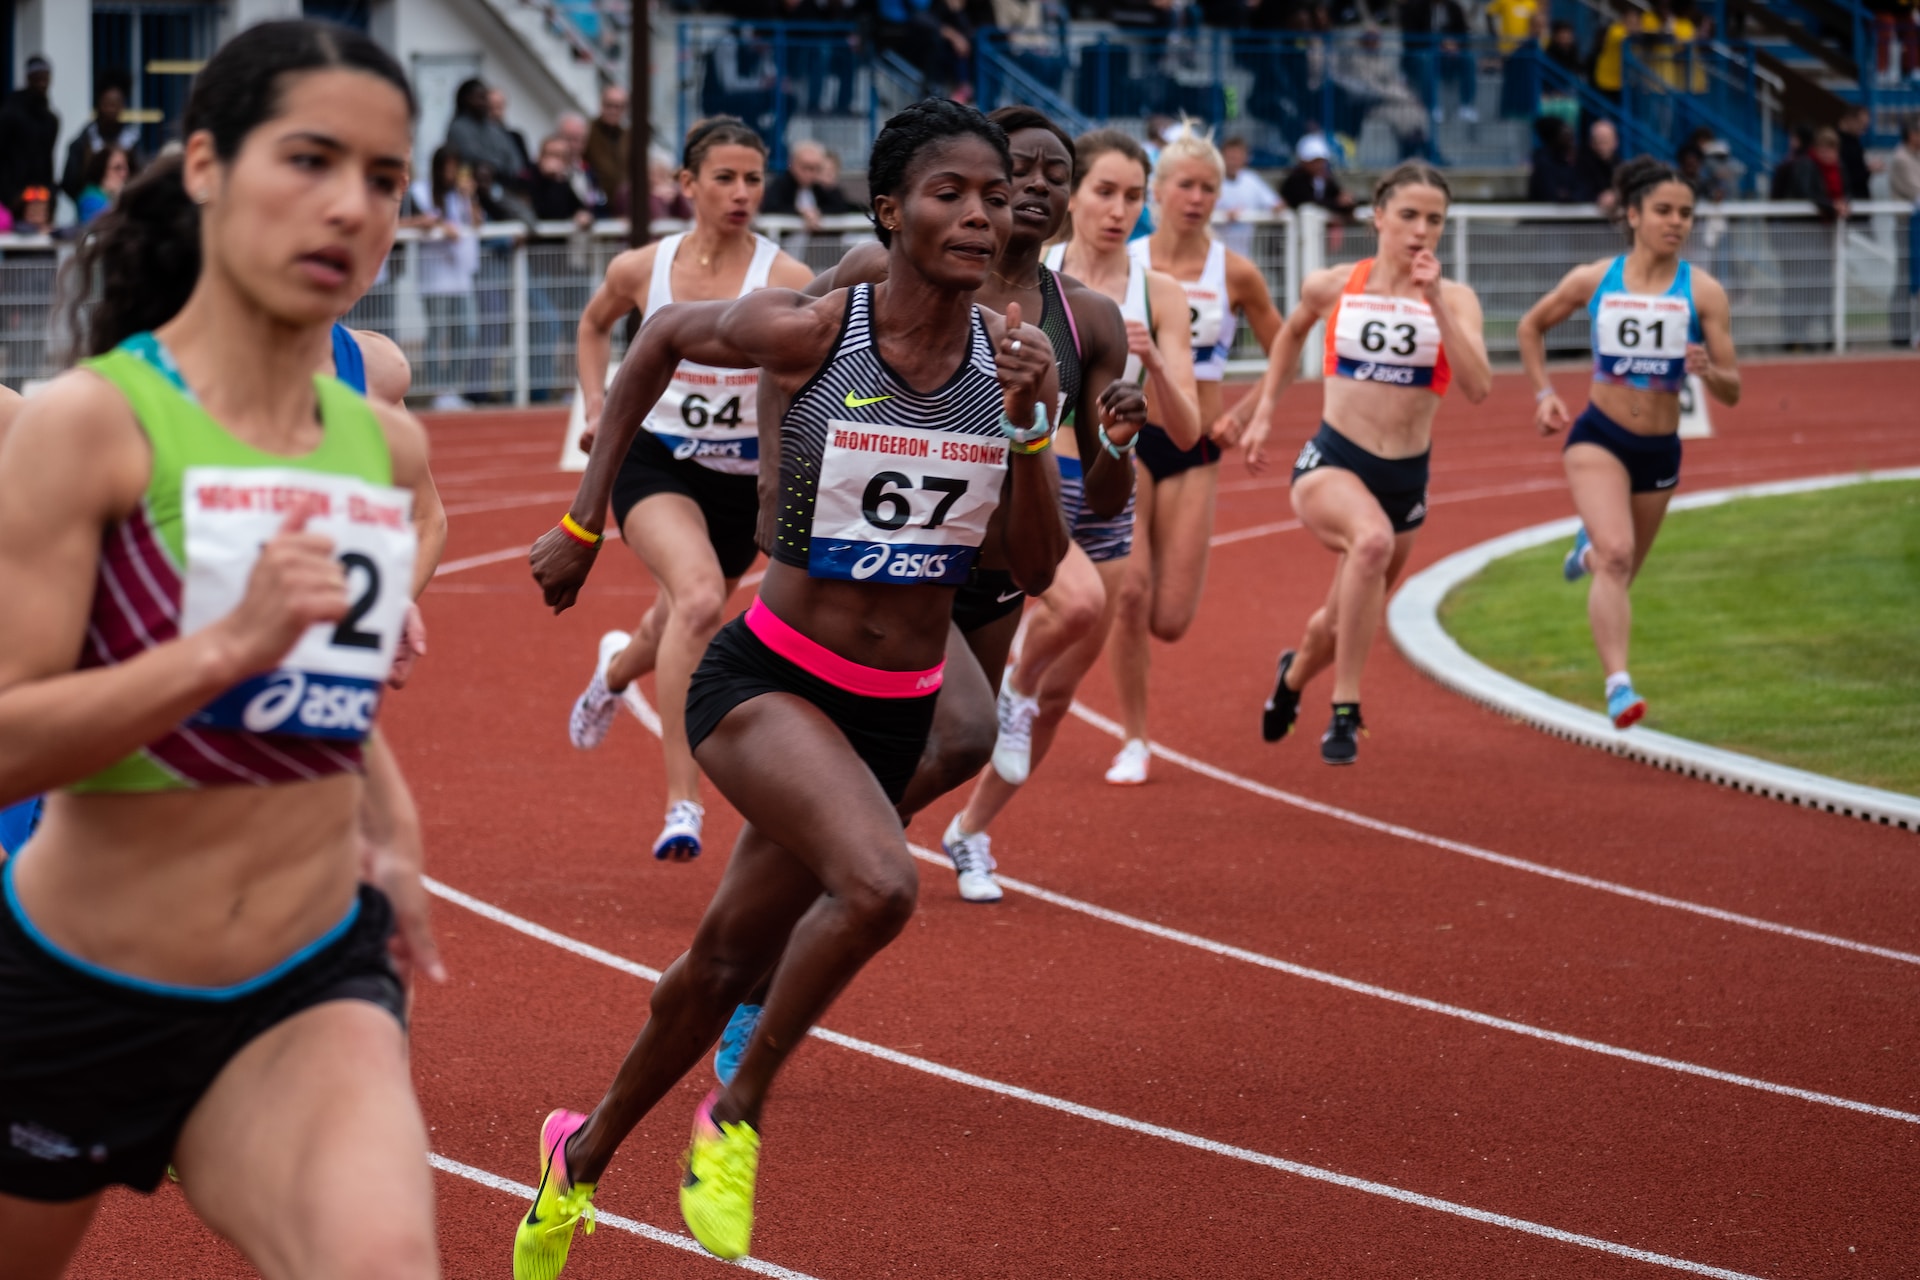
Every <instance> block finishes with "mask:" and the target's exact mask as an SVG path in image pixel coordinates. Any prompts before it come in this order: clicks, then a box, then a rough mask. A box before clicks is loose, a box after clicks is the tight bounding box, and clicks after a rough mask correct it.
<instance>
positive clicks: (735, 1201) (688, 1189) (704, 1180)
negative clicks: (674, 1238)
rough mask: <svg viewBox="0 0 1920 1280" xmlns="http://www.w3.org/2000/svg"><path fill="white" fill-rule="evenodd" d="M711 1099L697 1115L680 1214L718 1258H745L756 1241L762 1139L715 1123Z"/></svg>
mask: <svg viewBox="0 0 1920 1280" xmlns="http://www.w3.org/2000/svg"><path fill="white" fill-rule="evenodd" d="M719 1096H720V1091H719V1090H718V1089H716V1090H714V1091H713V1092H712V1093H710V1094H708V1095H707V1100H706V1101H705V1102H702V1103H701V1104H700V1109H699V1110H698V1111H696V1112H694V1113H693V1145H692V1146H690V1147H688V1148H687V1161H686V1163H687V1174H686V1177H684V1178H682V1179H681V1180H680V1216H681V1217H683V1218H685V1219H686V1220H687V1230H689V1231H691V1232H693V1238H694V1239H695V1240H698V1241H699V1242H700V1245H701V1247H702V1248H704V1249H705V1250H706V1251H707V1252H708V1253H710V1254H712V1255H713V1256H714V1257H716V1258H726V1259H728V1260H732V1259H734V1258H744V1257H746V1256H747V1249H748V1247H749V1246H750V1245H751V1244H752V1243H753V1182H754V1178H755V1176H756V1175H757V1174H758V1173H759V1171H760V1135H759V1134H758V1133H756V1132H754V1128H753V1126H752V1125H750V1124H747V1123H745V1122H742V1123H740V1124H715V1123H714V1121H713V1103H714V1099H716V1098H718V1097H719Z"/></svg>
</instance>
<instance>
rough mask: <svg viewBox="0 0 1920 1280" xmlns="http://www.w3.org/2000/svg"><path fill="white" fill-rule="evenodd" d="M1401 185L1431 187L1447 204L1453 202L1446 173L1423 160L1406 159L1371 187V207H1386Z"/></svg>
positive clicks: (1451, 189) (1451, 190)
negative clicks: (1377, 184)
mask: <svg viewBox="0 0 1920 1280" xmlns="http://www.w3.org/2000/svg"><path fill="white" fill-rule="evenodd" d="M1402 187H1432V188H1433V189H1434V190H1435V191H1438V192H1439V193H1440V194H1441V195H1443V196H1445V197H1446V198H1447V203H1448V204H1452V203H1453V188H1452V187H1449V186H1448V185H1447V175H1446V174H1444V173H1442V172H1440V170H1438V169H1436V168H1434V167H1433V166H1432V165H1430V164H1428V163H1427V162H1426V161H1425V160H1408V161H1407V162H1406V163H1404V164H1401V165H1398V166H1396V167H1395V168H1394V169H1393V171H1392V172H1390V173H1389V174H1387V176H1386V177H1384V178H1382V179H1380V185H1379V186H1377V187H1375V188H1374V189H1373V207H1374V208H1376V209H1384V208H1386V207H1387V202H1388V201H1389V200H1391V199H1393V193H1394V192H1396V191H1398V190H1399V189H1400V188H1402Z"/></svg>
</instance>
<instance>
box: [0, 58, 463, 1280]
mask: <svg viewBox="0 0 1920 1280" xmlns="http://www.w3.org/2000/svg"><path fill="white" fill-rule="evenodd" d="M414 125H415V120H414V112H413V99H412V93H411V90H410V89H409V88H408V86H407V79H406V75H405V73H404V72H402V70H401V69H400V67H399V66H398V65H396V64H395V63H394V61H393V59H392V58H391V57H390V56H389V55H388V54H386V53H385V52H384V51H383V50H381V49H380V48H379V47H378V46H377V45H375V44H374V43H373V42H372V41H370V40H368V39H367V38H366V37H365V36H363V35H360V34H358V33H355V32H352V31H348V30H346V29H344V28H340V27H335V26H331V25H328V24H323V23H309V22H298V21H295V22H268V23H261V24H258V25H255V26H252V27H249V28H248V29H247V30H245V31H243V32H241V33H240V34H238V35H237V36H235V37H234V38H233V39H231V40H230V41H228V42H227V43H226V44H225V45H223V46H222V47H221V48H220V49H219V50H218V51H217V52H216V53H215V54H214V55H213V56H212V57H211V58H210V59H209V60H208V61H207V63H206V65H205V66H204V67H203V68H202V69H201V70H200V72H199V73H198V74H197V75H196V76H195V77H194V82H193V87H192V92H191V93H190V95H189V97H188V100H187V103H186V108H185V111H184V113H183V116H182V120H181V126H182V135H183V139H184V142H183V147H182V150H181V153H180V154H179V155H176V156H169V157H165V158H162V159H160V160H158V161H156V162H155V163H154V164H152V165H150V166H148V167H147V168H146V169H145V170H144V171H142V173H141V174H140V176H139V177H138V178H136V179H134V180H133V181H132V182H130V183H129V184H128V186H127V188H126V190H125V191H123V192H122V193H121V195H120V198H119V200H118V201H117V202H116V203H115V205H114V207H113V208H112V209H111V210H109V211H108V212H107V213H105V214H104V215H102V216H101V218H100V219H99V220H98V221H96V222H95V223H93V224H91V225H90V226H89V228H88V230H89V234H88V236H87V238H86V240H85V241H83V242H82V243H81V244H80V245H79V247H78V248H77V249H76V251H75V258H76V260H75V262H74V271H75V277H76V278H77V279H81V280H87V281H93V282H96V283H97V288H98V292H97V293H96V294H95V296H94V297H93V298H92V299H91V300H90V302H89V305H88V306H86V307H84V308H79V309H76V313H75V315H74V316H73V320H72V324H73V340H74V346H75V348H76V349H77V350H78V352H79V353H80V354H81V356H82V357H83V359H82V360H81V361H80V364H79V366H78V367H77V368H75V369H72V370H69V371H68V372H66V373H63V374H61V375H60V376H59V377H57V378H55V379H53V380H52V382H50V383H49V384H48V385H47V386H46V387H45V388H44V389H42V390H41V391H39V392H37V393H36V394H35V395H34V396H33V397H32V398H31V399H30V400H29V401H28V402H27V403H26V404H25V405H24V406H23V407H22V408H21V410H20V413H19V416H18V419H17V420H16V421H15V423H14V424H13V426H12V428H11V429H10V430H9V431H8V433H7V438H6V442H5V446H4V448H0V599H5V600H6V602H7V606H8V607H7V608H6V609H5V610H0V804H4V803H6V802H9V801H13V800H17V799H19V798H20V797H22V796H25V795H29V794H34V793H45V794H46V795H47V801H46V810H45V815H44V817H43V818H42V820H41V823H40V826H39V828H38V830H36V831H35V832H34V833H33V835H32V836H31V837H30V838H29V839H28V840H27V842H26V844H25V846H24V847H23V848H20V849H18V850H17V851H15V852H14V853H13V854H12V855H11V856H10V857H8V858H7V860H6V862H5V866H4V868H3V869H0V1132H4V1133H8V1134H11V1135H12V1139H13V1140H12V1141H11V1142H9V1143H7V1144H5V1145H0V1259H5V1262H4V1263H3V1264H0V1270H4V1271H5V1272H6V1273H7V1274H8V1275H10V1276H13V1275H18V1276H57V1275H59V1274H61V1272H62V1271H63V1270H64V1269H65V1266H66V1263H67V1260H68V1258H69V1257H70V1256H71V1254H72V1252H73V1250H74V1248H75V1246H76V1245H77V1243H78V1242H79V1240H80V1238H81V1236H82V1235H83V1234H84V1233H85V1231H86V1229H87V1225H88V1223H89V1221H90V1220H91V1219H92V1217H93V1214H94V1211H95V1209H96V1207H97V1206H98V1204H99V1203H100V1197H101V1192H102V1191H103V1190H104V1189H105V1188H107V1187H109V1186H113V1185H116V1184H117V1185H123V1186H129V1187H133V1188H135V1189H138V1190H141V1191H152V1190H153V1189H154V1187H155V1186H156V1185H158V1183H159V1181H160V1180H161V1178H162V1177H163V1176H165V1174H166V1172H167V1170H168V1168H169V1166H171V1167H172V1168H173V1169H174V1170H175V1171H177V1173H178V1175H179V1178H180V1180H181V1185H182V1186H183V1188H184V1189H185V1191H186V1194H187V1197H188V1201H189V1203H190V1204H191V1205H192V1207H193V1209H194V1211H195V1212H197V1213H198V1214H200V1215H201V1216H202V1217H203V1218H204V1219H205V1220H206V1221H207V1222H208V1223H209V1224H211V1225H213V1226H214V1227H215V1228H216V1229H217V1230H218V1231H219V1232H220V1233H221V1234H222V1235H224V1236H225V1237H226V1238H227V1239H229V1240H231V1241H232V1242H233V1243H234V1245H235V1246H237V1247H238V1248H239V1249H240V1251H241V1252H242V1253H243V1254H245V1255H246V1256H247V1258H248V1259H249V1260H251V1261H252V1262H253V1263H254V1264H255V1265H256V1266H257V1267H258V1268H259V1269H260V1270H261V1271H263V1272H265V1273H268V1274H272V1273H275V1272H284V1271H286V1270H287V1269H288V1268H289V1267H292V1268H293V1269H295V1270H301V1271H304V1272H307V1273H311V1274H326V1275H343V1276H344V1275H353V1276H366V1275H375V1274H378V1275H382V1276H392V1277H407V1278H411V1280H429V1277H433V1276H436V1275H438V1274H439V1268H438V1263H437V1258H436V1252H437V1249H436V1242H435V1237H434V1231H433V1182H432V1173H431V1171H430V1170H429V1169H428V1167H427V1165H426V1157H427V1135H426V1126H425V1125H424V1124H423V1123H422V1121H421V1118H420V1112H419V1107H418V1105H417V1103H416V1102H415V1100H414V1094H413V1086H412V1080H411V1077H410V1073H409V1070H408V1063H407V1038H406V1025H405V1019H406V1004H407V1000H406V974H407V972H408V971H409V970H410V969H418V970H421V971H424V972H426V973H428V974H429V975H432V976H435V977H440V976H443V974H442V973H441V971H440V966H439V962H438V960H437V959H436V958H435V953H434V949H433V944H432V938H431V935H430V933H429V932H428V930H427V927H426V895H425V890H424V888H423V887H422V885H421V883H420V834H419V822H418V818H417V817H416V816H415V815H414V813H413V806H412V802H411V799H410V798H409V797H408V796H407V795H406V792H405V784H404V783H403V782H402V780H401V779H400V776H399V773H398V770H397V768H396V767H395V765H394V762H393V757H392V754H391V753H390V752H389V751H387V750H386V749H385V748H384V746H383V745H382V743H381V741H380V739H379V737H378V736H377V734H376V733H375V730H374V723H373V722H374V716H375V713H376V711H377V710H378V707H379V704H380V698H381V691H382V688H383V685H384V681H385V679H386V677H387V675H388V672H389V669H390V667H391V665H392V662H393V658H394V652H395V648H396V646H397V644H398V642H399V637H400V632H401V625H402V621H403V618H404V615H405V612H406V609H407V603H408V600H409V598H410V588H411V586H412V575H413V571H414V568H415V563H416V560H417V548H416V538H415V534H414V530H413V525H412V519H411V517H412V513H413V508H414V505H415V502H416V500H417V497H418V494H419V492H420V490H421V489H422V487H423V486H424V485H426V484H427V483H428V480H427V475H428V473H427V441H426V434H425V432H424V431H423V430H422V429H421V427H420V424H419V423H418V422H416V421H415V420H414V419H413V418H412V417H411V416H410V415H409V414H408V413H407V412H406V411H405V410H404V409H402V408H400V407H398V406H395V405H388V404H375V403H372V402H370V401H368V400H366V399H364V398H362V397H361V396H360V395H358V394H357V393H355V392H354V391H352V390H350V389H348V388H347V387H346V386H345V385H343V384H342V383H341V382H339V381H337V380H336V379H334V378H332V377H330V376H326V375H319V374H316V372H315V371H316V370H318V369H320V368H321V367H322V366H323V365H324V364H325V363H326V362H327V360H328V358H329V355H330V337H329V330H330V327H331V325H332V322H333V320H334V318H335V317H336V316H338V315H340V314H341V313H343V312H345V311H346V310H347V309H348V307H349V306H350V305H351V304H352V302H353V300H354V299H355V298H357V297H358V296H359V295H360V293H361V292H362V291H363V290H364V289H365V287H366V285H367V283H368V282H369V281H370V280H371V279H372V278H373V275H374V273H375V271H377V270H378V268H379V265H380V263H381V261H382V260H383V259H384V258H385V256H386V254H387V251H388V249H389V248H390V247H391V245H392V242H393V236H394V231H395V228H396V226H397V224H398V220H399V212H400V200H401V196H402V193H403V192H404V191H405V189H406V177H407V171H408V165H409V159H410V146H411V138H412V135H413V131H414ZM290 1259H297V1260H300V1261H299V1262H298V1264H297V1265H296V1264H295V1263H292V1262H290V1261H289V1260H290Z"/></svg>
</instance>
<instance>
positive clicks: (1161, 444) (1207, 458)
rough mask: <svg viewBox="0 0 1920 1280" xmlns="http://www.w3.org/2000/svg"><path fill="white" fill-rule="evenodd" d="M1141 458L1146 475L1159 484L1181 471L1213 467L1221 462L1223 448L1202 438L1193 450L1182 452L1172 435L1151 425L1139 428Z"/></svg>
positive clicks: (1183, 450)
mask: <svg viewBox="0 0 1920 1280" xmlns="http://www.w3.org/2000/svg"><path fill="white" fill-rule="evenodd" d="M1139 457H1140V461H1141V463H1142V464H1143V465H1144V466H1145V467H1146V469H1147V474H1148V475H1150V476H1152V477H1153V482H1154V483H1155V484H1159V483H1160V482H1161V481H1162V480H1165V479H1167V478H1168V477H1169V476H1177V475H1179V474H1180V473H1181V472H1182V471H1191V470H1193V469H1194V468H1195V467H1210V466H1212V465H1213V464H1214V463H1216V462H1218V461H1220V446H1219V445H1217V444H1215V443H1214V442H1213V441H1212V440H1211V439H1209V438H1207V437H1206V436H1201V437H1200V443H1199V444H1196V445H1195V446H1193V448H1191V449H1182V448H1181V447H1180V446H1179V445H1177V444H1175V443H1174V442H1173V437H1172V436H1170V435H1168V434H1167V433H1166V432H1164V431H1162V430H1161V429H1160V428H1159V427H1156V426H1154V425H1153V424H1152V423H1151V422H1149V423H1148V424H1147V425H1146V426H1144V427H1142V428H1140V449H1139Z"/></svg>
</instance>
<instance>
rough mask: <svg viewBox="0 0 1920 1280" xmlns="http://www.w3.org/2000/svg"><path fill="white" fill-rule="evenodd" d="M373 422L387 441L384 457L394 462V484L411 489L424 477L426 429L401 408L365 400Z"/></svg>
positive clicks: (401, 406)
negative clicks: (375, 422)
mask: <svg viewBox="0 0 1920 1280" xmlns="http://www.w3.org/2000/svg"><path fill="white" fill-rule="evenodd" d="M367 406H368V407H369V408H370V409H372V410H373V416H374V420H375V421H377V422H378V423H379V424H380V430H381V431H382V432H383V433H384V434H385V435H386V438H387V454H388V456H389V457H391V458H392V459H393V482H394V483H395V484H396V485H399V486H400V487H401V488H405V489H411V488H412V487H413V486H415V485H416V484H419V483H420V481H421V480H423V479H425V478H426V475H427V455H428V444H427V429H426V427H424V426H422V425H421V423H420V419H418V418H416V417H414V416H413V414H412V412H411V411H409V410H408V409H407V408H406V407H405V406H404V405H399V404H392V403H388V402H387V401H384V400H368V401H367Z"/></svg>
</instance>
